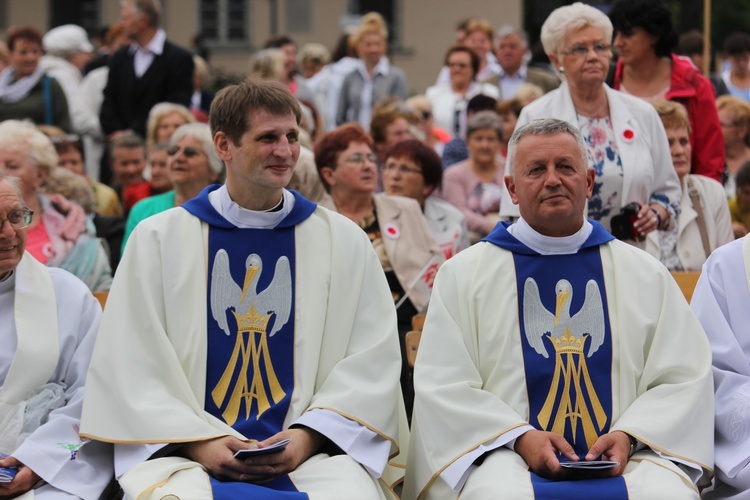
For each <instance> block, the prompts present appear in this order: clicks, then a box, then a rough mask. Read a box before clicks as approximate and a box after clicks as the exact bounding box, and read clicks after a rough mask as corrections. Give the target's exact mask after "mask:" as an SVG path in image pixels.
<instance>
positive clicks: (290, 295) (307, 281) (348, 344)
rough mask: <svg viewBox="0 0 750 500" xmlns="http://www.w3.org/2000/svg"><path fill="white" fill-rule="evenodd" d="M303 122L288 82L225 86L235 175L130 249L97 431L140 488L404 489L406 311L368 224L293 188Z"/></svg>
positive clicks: (255, 493)
mask: <svg viewBox="0 0 750 500" xmlns="http://www.w3.org/2000/svg"><path fill="white" fill-rule="evenodd" d="M299 120H300V109H299V105H298V104H297V101H296V99H295V98H294V97H293V96H292V95H291V93H290V92H289V91H288V90H287V89H286V88H285V87H284V86H283V85H281V84H279V83H278V82H271V81H256V80H246V81H243V82H241V83H239V84H237V85H232V86H229V87H227V88H225V89H223V90H222V91H221V92H220V93H219V94H218V95H217V97H216V99H215V100H214V102H213V105H212V108H211V117H210V122H211V129H212V133H213V135H214V143H215V146H216V150H217V153H218V154H219V157H220V158H221V159H222V160H223V161H224V163H225V164H226V166H227V182H226V185H224V186H210V187H208V188H206V189H205V190H204V191H203V192H202V193H201V194H200V195H199V196H198V197H196V198H194V199H193V200H190V201H189V202H187V203H185V204H184V205H182V206H181V207H177V208H175V209H172V210H168V211H166V212H164V213H161V214H159V215H156V216H153V217H151V218H149V219H146V220H144V221H142V222H141V223H140V224H139V225H138V227H137V228H136V229H135V231H134V232H133V235H132V236H131V239H130V240H129V242H128V248H127V249H126V251H125V254H124V256H123V260H122V262H121V263H120V267H119V268H118V272H117V276H116V278H115V281H114V283H113V287H112V290H111V292H110V295H109V299H108V302H107V308H106V312H105V315H104V317H103V320H102V330H101V337H100V340H99V341H98V342H97V345H96V348H95V351H94V358H93V361H92V367H91V370H90V372H89V377H90V379H89V380H90V385H89V396H90V397H88V398H87V400H86V404H85V405H84V411H83V414H84V415H83V419H82V429H81V432H82V434H83V435H85V436H87V437H89V438H91V439H97V440H102V441H107V442H113V443H116V444H115V474H116V476H117V478H118V480H119V482H120V485H121V486H122V488H123V490H124V493H125V496H126V497H127V498H137V499H150V498H164V497H169V496H170V495H174V496H176V497H180V498H254V499H265V498H283V499H286V498H289V499H292V498H326V499H338V498H340V499H350V498H352V496H353V495H354V496H355V497H356V498H362V499H369V498H372V499H381V498H393V497H394V491H393V490H394V488H395V487H396V486H397V485H398V483H399V482H400V481H399V480H400V476H401V477H402V476H403V467H404V464H403V459H399V457H398V454H399V452H400V448H399V430H400V429H399V426H404V427H405V413H404V410H403V406H402V404H401V394H400V391H399V372H400V355H399V350H398V349H399V344H398V337H397V333H396V312H395V309H394V306H393V301H392V299H391V294H390V292H389V290H388V285H387V283H386V281H385V278H384V276H383V273H382V270H381V268H380V264H379V261H378V259H377V256H376V255H375V253H374V251H373V250H372V245H371V244H370V241H369V239H368V238H367V236H366V235H365V234H364V233H363V232H362V231H361V230H360V229H359V227H358V226H356V225H355V224H353V223H351V222H350V221H349V220H347V219H346V218H344V217H342V216H340V215H338V214H335V213H333V212H330V211H328V210H326V209H323V208H320V207H318V206H316V205H315V204H314V203H312V202H310V201H308V200H306V199H305V198H303V197H302V196H300V195H299V194H297V193H294V192H290V191H287V190H285V189H283V187H284V186H286V185H287V183H288V182H289V179H290V177H291V175H292V172H293V169H294V166H295V164H296V162H297V158H298V156H299V138H298V134H299ZM177 154H182V153H181V152H177ZM401 432H402V436H404V437H405V436H406V432H408V431H404V430H403V429H402V430H401ZM287 439H289V440H290V441H289V442H288V444H287V445H286V447H285V448H276V449H273V448H270V447H271V446H281V443H282V442H283V441H285V440H287ZM241 450H242V451H243V453H248V455H246V456H244V457H236V456H235V453H236V452H238V451H241ZM247 450H250V451H247ZM404 451H405V450H404ZM258 452H260V453H258ZM399 460H400V462H399Z"/></svg>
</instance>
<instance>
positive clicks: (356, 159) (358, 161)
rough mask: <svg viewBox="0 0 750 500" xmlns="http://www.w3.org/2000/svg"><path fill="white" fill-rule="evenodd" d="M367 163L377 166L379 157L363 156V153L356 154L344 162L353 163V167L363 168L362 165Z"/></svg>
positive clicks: (372, 155)
mask: <svg viewBox="0 0 750 500" xmlns="http://www.w3.org/2000/svg"><path fill="white" fill-rule="evenodd" d="M365 161H368V162H370V163H372V164H375V165H377V164H378V157H377V156H375V155H374V154H372V153H370V154H367V155H363V154H362V153H354V154H353V155H351V156H350V157H349V158H347V159H346V160H344V163H351V164H353V165H359V166H360V167H361V166H362V165H364V164H365Z"/></svg>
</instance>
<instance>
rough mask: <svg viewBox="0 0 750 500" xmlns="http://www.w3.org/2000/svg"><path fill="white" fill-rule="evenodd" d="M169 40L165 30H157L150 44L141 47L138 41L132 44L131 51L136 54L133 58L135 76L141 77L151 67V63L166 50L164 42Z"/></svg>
mask: <svg viewBox="0 0 750 500" xmlns="http://www.w3.org/2000/svg"><path fill="white" fill-rule="evenodd" d="M166 41H167V34H166V33H165V32H164V30H161V29H160V30H157V31H156V34H155V35H154V37H153V38H152V39H151V41H150V42H148V45H146V46H145V47H141V46H140V45H138V44H137V43H134V44H132V45H131V46H130V52H131V53H134V54H135V57H134V58H133V67H134V69H135V76H136V77H138V78H141V77H142V76H143V75H144V74H146V71H148V68H150V67H151V63H153V62H154V58H155V57H156V56H160V55H161V54H162V53H163V52H164V42H166Z"/></svg>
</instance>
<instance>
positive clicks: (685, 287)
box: [672, 272, 701, 302]
mask: <svg viewBox="0 0 750 500" xmlns="http://www.w3.org/2000/svg"><path fill="white" fill-rule="evenodd" d="M700 275H701V273H699V272H673V273H672V277H673V278H674V280H675V281H676V282H677V285H678V286H679V287H680V290H682V294H683V295H684V296H685V299H686V300H687V301H688V302H690V299H692V298H693V290H695V284H696V283H698V278H700Z"/></svg>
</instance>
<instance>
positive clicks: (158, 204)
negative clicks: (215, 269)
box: [122, 123, 224, 252]
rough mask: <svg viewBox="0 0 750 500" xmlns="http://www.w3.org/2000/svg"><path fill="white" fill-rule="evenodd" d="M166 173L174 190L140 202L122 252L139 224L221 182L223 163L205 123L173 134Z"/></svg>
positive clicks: (130, 220)
mask: <svg viewBox="0 0 750 500" xmlns="http://www.w3.org/2000/svg"><path fill="white" fill-rule="evenodd" d="M167 157H168V158H167V169H168V172H169V178H170V180H171V181H172V186H173V187H174V189H173V190H172V191H168V192H166V193H162V194H157V195H154V196H150V197H148V198H144V199H143V200H141V201H139V202H138V203H136V204H135V206H133V208H132V209H131V210H130V213H129V214H128V221H127V224H126V225H125V235H124V237H123V239H122V250H123V252H124V251H125V244H126V243H127V242H128V238H129V237H130V233H132V232H133V229H135V226H137V225H138V223H139V222H140V221H142V220H143V219H145V218H147V217H151V216H152V215H155V214H158V213H161V212H164V211H165V210H169V209H170V208H172V207H178V206H180V205H182V204H183V203H185V202H186V201H188V200H190V199H192V198H195V197H196V196H198V194H199V193H200V192H201V191H202V190H203V188H205V187H206V186H208V185H210V184H213V183H215V182H218V181H220V180H222V177H223V174H224V163H223V162H222V161H221V159H219V156H218V155H217V154H216V149H215V148H214V141H213V138H212V137H211V129H210V127H209V126H208V125H206V124H205V123H186V124H185V125H182V126H181V127H180V128H178V129H177V130H175V131H174V133H173V134H172V138H171V139H170V141H169V148H168V149H167Z"/></svg>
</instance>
